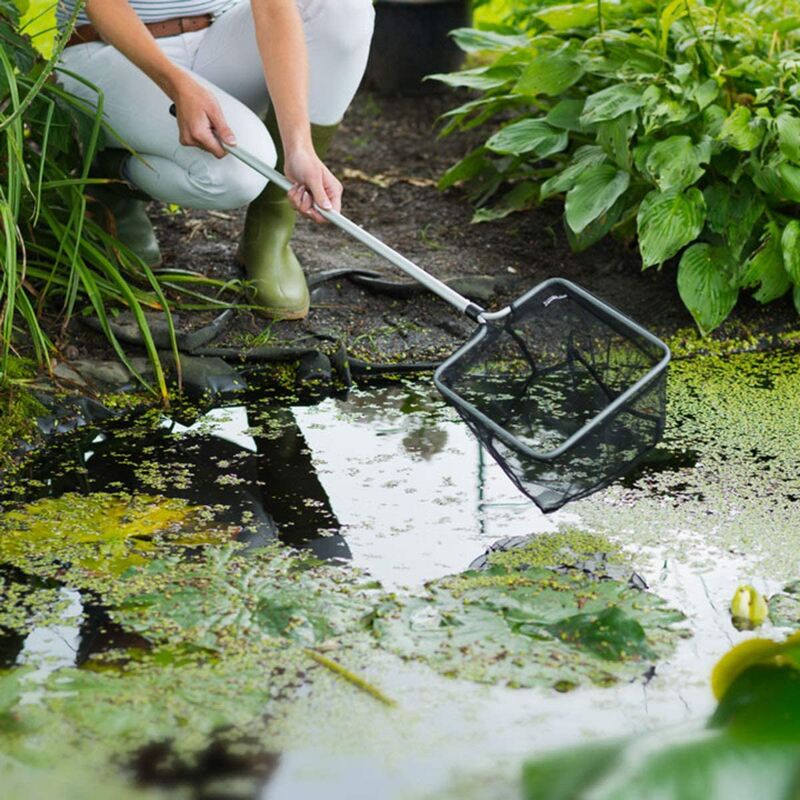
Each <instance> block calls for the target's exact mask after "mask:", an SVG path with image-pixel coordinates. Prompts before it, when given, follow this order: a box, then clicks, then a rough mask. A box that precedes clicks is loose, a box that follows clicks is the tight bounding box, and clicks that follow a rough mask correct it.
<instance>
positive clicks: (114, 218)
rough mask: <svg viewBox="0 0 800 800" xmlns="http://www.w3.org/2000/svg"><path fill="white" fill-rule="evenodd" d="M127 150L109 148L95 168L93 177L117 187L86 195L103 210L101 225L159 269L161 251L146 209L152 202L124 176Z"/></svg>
mask: <svg viewBox="0 0 800 800" xmlns="http://www.w3.org/2000/svg"><path fill="white" fill-rule="evenodd" d="M128 155H129V153H128V151H127V150H118V149H115V148H106V149H105V150H101V151H100V153H98V155H97V158H96V159H95V161H94V164H93V165H92V177H94V178H113V179H115V180H116V181H119V182H118V183H109V184H104V185H100V184H95V185H93V186H90V187H89V188H88V190H87V192H86V193H87V195H89V197H91V198H92V199H94V200H95V201H96V202H97V203H99V204H100V205H102V206H103V208H104V211H105V212H106V213H105V214H104V215H103V216H104V217H106V219H104V220H103V222H102V223H101V224H102V225H103V227H104V228H106V230H108V232H109V233H111V234H113V235H114V236H115V237H116V238H117V239H119V240H120V241H121V242H122V243H123V244H124V245H127V247H129V248H130V249H131V250H133V252H134V253H136V255H137V256H139V258H141V259H142V261H144V263H145V264H147V265H148V266H150V267H160V266H161V263H162V258H161V250H160V249H159V247H158V240H157V239H156V233H155V231H154V230H153V223H152V222H150V218H149V217H148V216H147V212H146V211H145V208H146V206H147V202H148V200H149V199H150V198H149V197H148V196H147V195H146V194H144V193H143V192H140V191H138V190H137V189H135V188H134V187H133V186H131V185H130V184H129V183H128V182H127V180H126V179H125V177H124V175H123V173H122V165H123V163H124V161H125V159H126V158H127V157H128Z"/></svg>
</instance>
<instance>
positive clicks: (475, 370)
mask: <svg viewBox="0 0 800 800" xmlns="http://www.w3.org/2000/svg"><path fill="white" fill-rule="evenodd" d="M668 362H669V349H668V348H667V346H666V345H665V344H664V343H663V342H661V341H660V340H659V339H657V338H656V337H655V336H653V335H652V334H650V333H648V332H647V331H646V330H645V329H644V328H642V327H640V326H639V325H637V324H636V323H635V322H633V321H632V320H630V319H629V318H628V317H626V316H624V315H623V314H621V313H620V312H619V311H617V310H616V309H614V308H612V307H611V306H609V305H607V304H606V303H603V302H602V301H600V300H598V299H597V298H595V297H593V296H592V295H590V294H589V293H588V292H585V291H584V290H583V289H581V288H580V287H578V286H575V285H574V284H572V283H569V282H568V281H563V280H560V279H554V280H550V281H547V282H546V283H543V284H541V285H540V286H537V287H536V288H535V289H532V290H531V291H530V292H528V293H527V294H526V295H524V296H523V297H521V298H520V299H519V300H517V301H516V302H515V303H513V304H512V305H511V306H510V313H508V314H507V315H506V316H504V317H502V318H500V319H495V320H491V321H489V322H487V323H486V324H482V325H481V326H480V328H478V330H477V331H476V333H475V334H474V335H473V337H472V338H471V339H470V340H469V342H467V344H465V345H464V346H463V347H462V348H460V349H459V350H458V351H457V352H456V353H454V354H453V355H452V356H451V357H450V358H449V359H447V361H445V362H444V364H442V365H441V367H439V369H438V370H437V372H436V375H435V382H436V385H437V387H438V388H439V390H440V391H441V392H442V394H443V395H444V397H445V398H446V399H447V400H448V402H450V403H451V404H452V405H453V406H455V408H456V409H457V410H458V412H459V414H460V415H461V416H462V417H463V419H464V420H465V421H466V423H467V424H468V425H469V427H470V428H471V429H472V431H473V432H474V433H475V435H476V436H477V437H478V439H479V440H480V441H481V443H482V444H483V446H484V447H485V448H486V449H487V450H488V451H489V453H490V454H491V455H492V456H493V457H494V459H495V460H496V461H497V462H498V464H500V466H501V467H502V468H503V470H504V471H505V472H506V473H507V474H508V476H509V477H510V478H511V480H512V481H514V483H515V484H516V485H517V486H518V487H519V489H520V490H521V491H522V492H524V493H525V494H526V495H527V496H528V497H530V498H531V499H532V500H533V501H534V502H535V503H536V504H537V505H538V506H539V507H540V508H541V509H542V510H543V511H554V510H555V509H557V508H559V507H561V506H562V505H564V504H565V503H567V502H569V501H570V500H576V499H578V498H580V497H585V496H586V495H588V494H590V493H592V492H595V491H597V490H598V489H601V488H603V487H604V486H606V485H608V484H609V483H611V482H612V481H614V480H615V479H616V478H618V477H620V476H621V475H623V474H624V473H625V472H627V471H628V470H629V469H630V468H631V467H632V466H634V465H635V464H636V463H637V461H639V459H641V457H642V456H643V455H644V454H645V453H647V452H648V451H649V450H650V449H651V448H652V447H653V446H654V445H655V444H656V443H657V442H658V440H659V438H660V437H661V434H662V432H663V430H664V418H665V404H666V368H667V364H668Z"/></svg>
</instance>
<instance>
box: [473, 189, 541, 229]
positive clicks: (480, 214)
mask: <svg viewBox="0 0 800 800" xmlns="http://www.w3.org/2000/svg"><path fill="white" fill-rule="evenodd" d="M538 192H539V187H538V186H537V185H536V184H535V183H532V182H531V181H522V182H521V183H517V184H515V186H514V187H513V188H512V189H510V190H509V191H508V192H506V194H504V195H503V196H502V197H501V198H500V199H499V200H498V201H497V202H496V203H494V205H491V206H485V207H484V208H479V209H478V210H477V211H476V212H475V214H474V215H473V217H472V222H492V221H494V220H496V219H503V218H504V217H507V216H508V215H509V214H513V213H514V212H516V211H524V210H525V209H528V208H531V206H533V205H534V203H535V202H536V199H537V197H538Z"/></svg>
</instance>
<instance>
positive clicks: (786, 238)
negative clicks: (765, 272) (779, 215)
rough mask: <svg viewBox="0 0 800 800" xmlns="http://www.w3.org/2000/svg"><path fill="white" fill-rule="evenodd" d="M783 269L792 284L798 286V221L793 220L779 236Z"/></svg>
mask: <svg viewBox="0 0 800 800" xmlns="http://www.w3.org/2000/svg"><path fill="white" fill-rule="evenodd" d="M781 250H782V251H783V267H784V269H785V270H786V272H787V274H788V275H789V277H790V278H791V279H792V283H794V284H795V285H798V286H800V221H798V220H796V219H793V220H792V221H791V222H790V223H789V224H788V225H787V226H786V227H785V228H784V229H783V234H782V235H781Z"/></svg>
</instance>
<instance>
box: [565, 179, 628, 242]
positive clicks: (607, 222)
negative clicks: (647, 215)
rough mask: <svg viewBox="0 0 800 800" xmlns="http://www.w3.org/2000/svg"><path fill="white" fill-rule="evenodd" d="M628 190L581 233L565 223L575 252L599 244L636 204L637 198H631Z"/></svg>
mask: <svg viewBox="0 0 800 800" xmlns="http://www.w3.org/2000/svg"><path fill="white" fill-rule="evenodd" d="M628 194H629V193H628V192H626V193H625V194H623V195H621V196H620V197H619V199H618V200H617V202H616V203H614V205H613V206H611V208H610V209H609V210H608V211H606V213H605V214H602V215H601V216H599V217H598V218H597V219H596V220H594V222H590V223H589V224H588V225H587V226H586V227H585V228H584V229H583V230H582V231H581V232H580V233H575V231H573V230H572V228H570V227H569V225H565V226H564V228H565V229H566V233H567V240H568V241H569V246H570V247H571V248H572V250H573V252H575V253H582V252H583V251H584V250H586V249H587V248H589V247H591V246H592V245H593V244H597V242H599V241H600V240H601V239H602V238H603V237H605V236H607V235H608V234H609V233H610V232H611V230H612V229H613V228H614V226H615V225H618V224H619V223H620V220H621V219H622V217H623V215H624V214H625V213H626V211H629V210H630V207H631V206H635V205H636V203H637V199H636V198H635V197H634V198H629V197H628Z"/></svg>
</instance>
